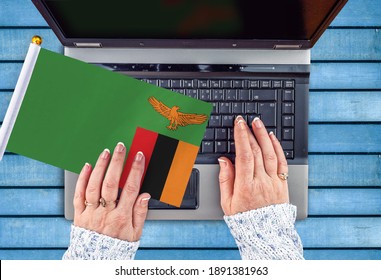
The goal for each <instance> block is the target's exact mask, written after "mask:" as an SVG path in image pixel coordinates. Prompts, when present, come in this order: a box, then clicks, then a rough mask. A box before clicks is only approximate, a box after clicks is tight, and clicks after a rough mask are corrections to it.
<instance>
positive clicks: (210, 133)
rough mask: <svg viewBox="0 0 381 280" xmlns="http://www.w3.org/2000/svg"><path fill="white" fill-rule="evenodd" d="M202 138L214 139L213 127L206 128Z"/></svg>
mask: <svg viewBox="0 0 381 280" xmlns="http://www.w3.org/2000/svg"><path fill="white" fill-rule="evenodd" d="M202 140H214V128H207V129H206V130H205V134H204V138H202Z"/></svg>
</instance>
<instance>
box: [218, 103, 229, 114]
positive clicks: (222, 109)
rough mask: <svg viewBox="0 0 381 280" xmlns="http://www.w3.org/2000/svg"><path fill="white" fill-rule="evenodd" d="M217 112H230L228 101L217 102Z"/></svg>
mask: <svg viewBox="0 0 381 280" xmlns="http://www.w3.org/2000/svg"><path fill="white" fill-rule="evenodd" d="M219 105H220V106H219V107H220V108H219V113H220V114H230V113H231V111H230V105H231V104H230V103H227V102H224V103H219Z"/></svg>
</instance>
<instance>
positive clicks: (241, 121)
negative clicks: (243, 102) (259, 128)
mask: <svg viewBox="0 0 381 280" xmlns="http://www.w3.org/2000/svg"><path fill="white" fill-rule="evenodd" d="M235 120H236V122H237V124H238V125H239V127H240V128H242V129H244V128H245V120H244V119H243V118H242V116H238V117H237V118H236V119H235Z"/></svg>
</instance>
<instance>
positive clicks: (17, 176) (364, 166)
mask: <svg viewBox="0 0 381 280" xmlns="http://www.w3.org/2000/svg"><path fill="white" fill-rule="evenodd" d="M379 174H381V156H380V155H356V154H354V155H340V154H336V155H309V185H310V186H313V187H315V186H317V187H320V186H341V187H346V186H347V187H355V186H359V187H374V186H381V177H380V176H379ZM63 184H64V183H63V172H62V171H61V169H57V168H55V167H51V166H49V165H46V164H43V163H40V162H37V161H34V160H30V159H27V158H25V157H22V156H18V155H5V157H4V159H3V161H1V162H0V187H10V186H12V187H17V186H27V187H28V186H35V187H39V186H42V187H43V186H63Z"/></svg>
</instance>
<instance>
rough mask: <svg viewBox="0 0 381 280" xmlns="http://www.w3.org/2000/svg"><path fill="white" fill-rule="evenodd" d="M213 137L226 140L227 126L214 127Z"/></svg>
mask: <svg viewBox="0 0 381 280" xmlns="http://www.w3.org/2000/svg"><path fill="white" fill-rule="evenodd" d="M215 133H216V135H215V139H216V140H227V139H228V129H227V128H216V129H215Z"/></svg>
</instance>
